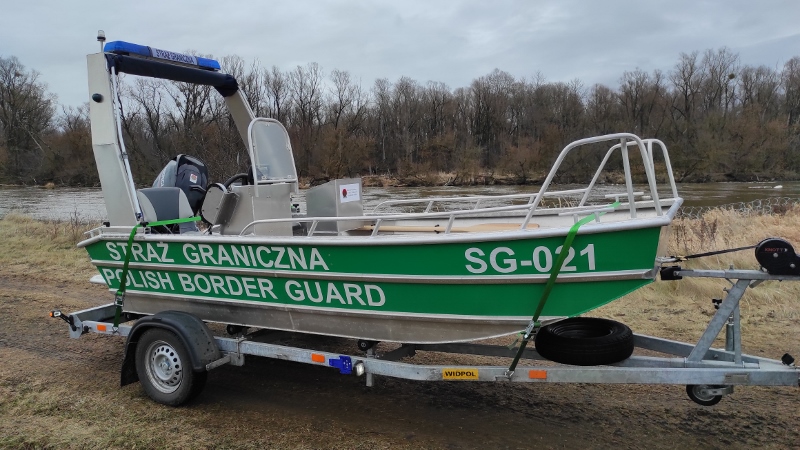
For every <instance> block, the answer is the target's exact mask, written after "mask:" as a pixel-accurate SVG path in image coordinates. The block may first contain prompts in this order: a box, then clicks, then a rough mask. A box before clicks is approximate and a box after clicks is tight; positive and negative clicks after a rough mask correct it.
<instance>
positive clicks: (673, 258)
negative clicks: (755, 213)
mask: <svg viewBox="0 0 800 450" xmlns="http://www.w3.org/2000/svg"><path fill="white" fill-rule="evenodd" d="M756 247H758V245H748V246H747V247H736V248H726V249H725V250H717V251H713V252H705V253H695V254H694V255H686V256H670V260H669V261H667V262H678V261H687V260H690V259H694V258H702V257H704V256H714V255H721V254H723V253H731V252H739V251H742V250H749V249H751V248H756Z"/></svg>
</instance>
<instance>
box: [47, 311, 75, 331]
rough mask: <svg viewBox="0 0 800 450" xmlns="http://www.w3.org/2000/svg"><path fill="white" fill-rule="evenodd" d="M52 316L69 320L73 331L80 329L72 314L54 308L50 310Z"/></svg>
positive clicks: (68, 322)
mask: <svg viewBox="0 0 800 450" xmlns="http://www.w3.org/2000/svg"><path fill="white" fill-rule="evenodd" d="M50 317H54V318H56V319H61V320H63V321H64V322H67V324H69V327H70V329H71V330H72V331H78V327H76V326H75V319H73V318H72V316H71V315H65V314H62V313H61V311H60V310H58V309H54V310H52V311H50Z"/></svg>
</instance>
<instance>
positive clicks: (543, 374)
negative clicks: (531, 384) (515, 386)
mask: <svg viewBox="0 0 800 450" xmlns="http://www.w3.org/2000/svg"><path fill="white" fill-rule="evenodd" d="M528 378H530V379H531V380H546V379H547V371H546V370H530V371H528Z"/></svg>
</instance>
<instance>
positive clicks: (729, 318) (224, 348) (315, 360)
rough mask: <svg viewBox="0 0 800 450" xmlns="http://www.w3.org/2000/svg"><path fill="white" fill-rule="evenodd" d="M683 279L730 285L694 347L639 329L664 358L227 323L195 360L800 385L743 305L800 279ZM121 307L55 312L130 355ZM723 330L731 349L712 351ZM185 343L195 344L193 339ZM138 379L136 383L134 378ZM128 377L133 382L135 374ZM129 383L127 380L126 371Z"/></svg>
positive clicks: (697, 388) (721, 385)
mask: <svg viewBox="0 0 800 450" xmlns="http://www.w3.org/2000/svg"><path fill="white" fill-rule="evenodd" d="M683 277H702V278H720V279H725V280H727V281H728V282H729V283H730V284H731V287H730V288H728V289H725V290H726V292H727V295H726V296H725V298H724V299H714V300H713V301H714V304H715V307H716V308H717V311H716V313H715V314H714V315H713V317H712V318H711V319H710V320H709V323H708V325H707V327H706V329H705V331H704V332H703V334H702V335H701V336H700V338H699V339H698V341H697V343H695V344H690V343H686V342H680V341H675V340H670V339H665V338H661V337H655V336H647V335H642V334H634V345H635V348H637V349H641V350H649V351H653V352H658V353H662V354H665V355H668V356H665V357H662V356H642V355H633V356H631V357H630V358H628V359H626V360H624V361H622V362H619V363H615V364H610V365H604V366H570V365H564V364H558V363H553V362H551V361H546V360H544V359H543V358H541V357H540V356H539V354H538V353H537V352H536V350H535V349H530V348H529V349H526V350H525V351H524V353H523V355H522V358H523V359H526V360H532V361H535V362H537V364H533V365H531V364H527V365H521V366H519V367H517V368H516V370H514V371H510V370H509V368H508V367H506V366H487V365H421V364H416V363H414V362H408V361H402V359H403V358H406V357H412V356H414V355H415V354H416V352H419V351H426V352H428V351H429V352H442V353H451V354H461V355H477V356H490V357H507V358H513V357H514V355H515V354H516V352H517V351H518V349H517V348H509V347H505V346H499V345H486V344H476V343H450V344H401V345H400V346H399V347H397V348H395V349H393V350H390V351H386V352H383V353H378V352H376V349H375V347H376V346H375V345H373V344H374V343H372V342H369V341H358V345H359V348H361V349H362V350H366V351H365V352H364V353H362V354H360V355H350V354H342V353H335V352H328V351H322V350H316V349H309V348H301V347H294V346H287V345H281V344H277V343H275V342H276V341H278V340H280V339H281V338H282V337H286V336H287V335H292V334H297V333H291V332H284V331H273V330H257V331H255V332H253V333H247V334H243V333H236V332H237V331H239V330H238V329H237V328H236V327H235V326H234V327H233V328H230V327H229V330H228V331H229V332H234V333H236V334H238V335H237V336H233V337H223V336H216V335H214V336H213V345H214V346H215V347H216V349H218V351H219V353H217V355H219V357H218V359H215V360H213V361H210V362H205V364H200V365H199V366H198V361H194V360H193V361H191V362H192V363H193V364H194V366H195V367H201V368H203V369H204V370H205V371H209V370H212V369H214V368H217V367H219V366H222V365H224V364H231V365H235V366H241V365H243V364H244V362H245V356H247V355H250V356H261V357H265V358H273V359H280V360H285V361H293V362H298V363H304V364H311V365H316V366H324V367H332V368H336V369H338V370H339V372H340V373H342V374H348V375H349V374H355V375H357V376H365V379H366V385H367V386H373V385H374V383H375V376H376V375H377V376H386V377H393V378H401V379H407V380H417V381H483V382H515V383H516V382H520V383H593V384H676V385H680V384H685V385H687V393H688V394H689V397H690V398H692V400H694V401H695V402H697V403H699V404H701V405H705V406H710V405H713V404H716V403H717V402H719V400H720V399H721V398H722V397H723V396H725V395H728V394H730V393H732V392H733V388H734V386H800V369H798V367H797V366H795V365H794V359H793V358H792V357H791V356H790V355H789V354H788V353H787V354H785V355H784V356H783V357H782V358H781V360H777V359H769V358H762V357H758V356H752V355H747V354H744V353H742V340H741V320H740V308H739V303H740V300H741V298H742V297H743V295H744V293H745V292H746V291H747V289H748V288H753V287H756V286H758V285H759V284H760V283H762V282H764V281H800V276H790V275H772V274H769V273H766V272H762V271H758V270H735V269H729V270H689V269H682V268H680V267H677V266H674V267H667V268H664V269H662V279H665V280H679V279H681V278H683ZM115 308H116V305H115V304H114V303H110V304H106V305H102V306H98V307H94V308H89V309H85V310H82V311H77V312H74V313H71V314H69V315H64V314H62V313H61V312H60V311H57V310H56V311H53V312H52V313H51V316H53V317H59V318H61V319H63V320H64V321H66V322H67V323H68V324H69V325H70V337H72V338H79V337H80V336H82V335H83V334H86V333H99V334H107V335H118V336H122V337H128V338H129V339H128V341H129V342H128V343H127V344H126V358H127V355H129V354H131V351H132V349H131V347H130V346H131V345H133V346H134V348H133V350H134V351H133V353H135V344H136V343H135V342H133V343H131V342H130V335H131V332H132V330H134V328H135V327H136V326H137V325H136V322H133V323H130V322H126V323H122V324H120V325H119V326H118V327H116V328H115V327H114V326H113V323H112V322H113V317H114V311H115ZM167 313H168V314H171V315H173V316H174V314H175V312H174V311H172V312H165V313H164V314H167ZM159 314H162V313H159ZM159 314H156V315H154V316H146V317H150V318H152V320H149V321H151V322H152V321H155V322H158V321H159V318H158V316H159ZM178 314H184V315H185V316H187V317H189V318H190V319H187V320H196V321H198V322H199V323H200V324H202V322H201V321H199V319H196V318H193V316H191V315H189V314H187V313H178ZM192 318H193V319H192ZM140 325H144V324H140ZM178 326H180V325H178ZM723 328H724V329H725V348H712V344H713V343H714V341H715V340H716V338H717V336H718V335H719V334H720V332H721V331H722V329H723ZM176 334H178V333H176ZM256 339H258V340H256ZM184 343H185V344H187V345H195V344H192V343H191V342H184ZM206 361H207V360H206ZM538 362H541V364H538ZM126 363H127V361H126ZM128 369H129V370H130V368H128ZM132 381H135V377H134V379H133V380H132ZM128 382H131V379H130V377H129V378H128ZM123 384H127V382H125V381H124V376H123Z"/></svg>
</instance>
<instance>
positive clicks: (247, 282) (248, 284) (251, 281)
mask: <svg viewBox="0 0 800 450" xmlns="http://www.w3.org/2000/svg"><path fill="white" fill-rule="evenodd" d="M242 284H244V293H245V295H247V296H248V297H258V292H256V291H255V289H256V279H255V278H250V277H244V278H242Z"/></svg>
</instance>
